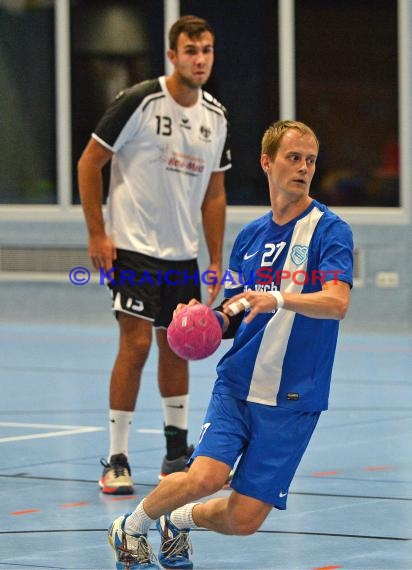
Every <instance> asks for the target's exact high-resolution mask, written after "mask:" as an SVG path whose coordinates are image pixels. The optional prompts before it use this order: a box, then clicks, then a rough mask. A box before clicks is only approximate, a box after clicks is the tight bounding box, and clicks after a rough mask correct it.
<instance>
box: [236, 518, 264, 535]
mask: <svg viewBox="0 0 412 570" xmlns="http://www.w3.org/2000/svg"><path fill="white" fill-rule="evenodd" d="M260 525H261V521H260V520H253V519H251V518H248V517H246V516H245V515H244V514H243V513H237V514H236V513H232V514H231V516H230V528H231V531H232V534H234V535H237V536H249V535H251V534H255V532H257V531H258V530H259V528H260Z"/></svg>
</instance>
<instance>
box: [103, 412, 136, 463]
mask: <svg viewBox="0 0 412 570" xmlns="http://www.w3.org/2000/svg"><path fill="white" fill-rule="evenodd" d="M132 417H133V412H124V411H122V410H110V411H109V434H110V450H109V457H108V461H109V462H110V458H111V456H112V455H117V454H118V453H124V454H125V455H126V457H127V456H128V451H129V431H130V426H131V423H132Z"/></svg>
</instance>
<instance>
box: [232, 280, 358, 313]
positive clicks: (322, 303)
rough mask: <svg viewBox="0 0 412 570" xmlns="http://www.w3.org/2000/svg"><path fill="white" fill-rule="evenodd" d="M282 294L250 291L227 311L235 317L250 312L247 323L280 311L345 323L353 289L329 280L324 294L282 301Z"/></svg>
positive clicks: (286, 297)
mask: <svg viewBox="0 0 412 570" xmlns="http://www.w3.org/2000/svg"><path fill="white" fill-rule="evenodd" d="M278 293H279V292H277V291H275V292H272V293H271V292H262V291H246V292H244V293H240V294H239V295H235V296H234V297H232V298H231V299H230V300H229V301H226V303H225V304H224V307H223V310H224V312H225V313H226V314H227V315H232V316H233V315H236V314H238V313H241V312H243V311H245V310H247V309H250V312H249V314H248V315H247V316H246V317H245V322H246V323H250V322H251V321H252V320H253V319H254V318H255V316H256V315H257V314H259V313H271V312H275V311H276V310H277V309H278V308H281V309H285V310H289V311H294V312H295V313H299V314H301V315H305V316H306V317H312V318H314V319H336V320H342V319H343V318H344V317H345V315H346V312H347V310H348V307H349V300H350V286H349V285H348V283H345V282H344V281H327V282H326V283H324V284H323V287H322V291H317V292H315V293H303V294H302V293H282V294H281V296H280V298H279V294H278ZM280 300H281V301H280ZM280 302H281V305H280Z"/></svg>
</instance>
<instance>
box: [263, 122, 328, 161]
mask: <svg viewBox="0 0 412 570" xmlns="http://www.w3.org/2000/svg"><path fill="white" fill-rule="evenodd" d="M289 129H296V130H297V131H299V132H300V133H301V135H302V136H303V135H310V136H311V137H313V138H314V139H315V141H316V144H317V147H318V150H319V140H318V137H317V136H316V135H315V132H314V131H313V130H312V129H311V128H310V127H308V126H307V125H305V123H301V122H300V121H277V122H276V123H273V124H272V125H270V127H269V128H268V129H266V131H265V134H264V135H263V138H262V154H267V155H268V157H269V158H270V159H271V160H273V159H274V158H275V156H276V153H277V151H278V150H279V146H280V142H281V140H282V138H283V135H284V134H285V133H286V132H287V131H288V130H289Z"/></svg>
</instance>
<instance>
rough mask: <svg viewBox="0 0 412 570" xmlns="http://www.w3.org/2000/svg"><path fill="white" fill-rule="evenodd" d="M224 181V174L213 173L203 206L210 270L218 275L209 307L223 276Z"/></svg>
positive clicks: (212, 287) (208, 302)
mask: <svg viewBox="0 0 412 570" xmlns="http://www.w3.org/2000/svg"><path fill="white" fill-rule="evenodd" d="M224 180H225V174H224V172H212V174H211V176H210V180H209V185H208V187H207V191H206V194H205V197H204V200H203V204H202V221H203V231H204V234H205V239H206V244H207V247H208V250H209V257H210V263H209V267H208V269H209V271H213V272H215V273H216V284H213V285H209V286H208V293H209V299H208V301H207V304H208V305H210V304H211V303H212V302H213V301H214V300H215V299H216V297H217V295H218V293H219V290H220V280H221V276H222V247H223V233H224V229H225V210H226V194H225V184H224Z"/></svg>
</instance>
